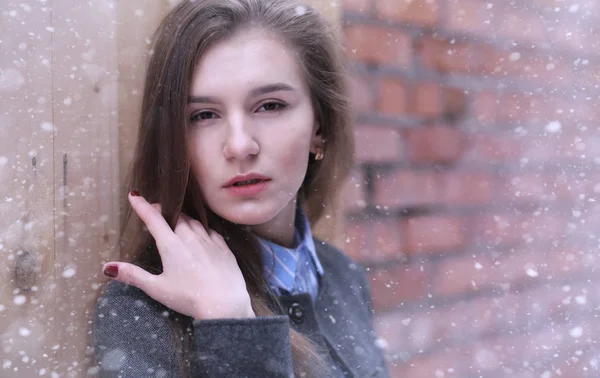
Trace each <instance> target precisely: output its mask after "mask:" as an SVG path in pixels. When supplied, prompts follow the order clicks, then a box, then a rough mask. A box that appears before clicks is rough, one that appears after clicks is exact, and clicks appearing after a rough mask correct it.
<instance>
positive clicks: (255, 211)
mask: <svg viewBox="0 0 600 378" xmlns="http://www.w3.org/2000/svg"><path fill="white" fill-rule="evenodd" d="M283 207H285V205H283V206H281V207H278V206H273V205H271V206H267V205H266V204H237V205H232V206H230V207H228V208H227V209H224V208H215V209H213V212H214V213H215V214H217V215H218V216H220V217H221V218H223V219H225V220H227V221H229V222H232V223H237V224H241V225H244V226H257V225H260V224H264V223H267V222H269V221H271V220H272V219H273V218H275V216H276V215H277V214H278V213H279V212H280V211H281V209H282V208H283Z"/></svg>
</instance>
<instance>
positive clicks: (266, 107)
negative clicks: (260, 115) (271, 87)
mask: <svg viewBox="0 0 600 378" xmlns="http://www.w3.org/2000/svg"><path fill="white" fill-rule="evenodd" d="M285 107H286V105H285V104H282V103H280V102H266V103H264V104H262V105H261V106H260V108H258V109H257V111H259V112H260V111H264V112H274V111H276V110H281V109H283V108H285ZM261 109H263V110H261Z"/></svg>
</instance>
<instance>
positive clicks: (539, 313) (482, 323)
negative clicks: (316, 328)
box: [342, 0, 600, 378]
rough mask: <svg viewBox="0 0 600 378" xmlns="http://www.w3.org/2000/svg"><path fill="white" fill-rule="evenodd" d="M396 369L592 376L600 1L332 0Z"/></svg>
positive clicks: (366, 248)
mask: <svg viewBox="0 0 600 378" xmlns="http://www.w3.org/2000/svg"><path fill="white" fill-rule="evenodd" d="M342 23H343V26H344V29H345V35H346V38H347V41H346V44H347V52H348V55H349V56H350V58H351V62H352V72H353V79H352V96H353V101H354V104H355V109H356V112H357V116H356V125H355V128H356V137H357V148H358V151H357V159H358V165H357V167H356V169H355V171H354V173H353V177H352V179H351V180H350V182H349V183H348V186H347V188H346V192H345V197H344V198H345V201H344V202H345V204H346V205H347V208H346V210H345V214H346V223H347V225H346V248H345V250H346V251H347V253H349V254H350V255H352V256H353V257H354V258H356V259H358V260H359V261H360V262H361V263H363V264H364V265H365V266H367V267H368V268H369V270H370V274H371V284H372V288H373V295H374V306H375V309H376V326H377V330H378V332H379V335H380V337H381V339H382V340H383V341H384V344H385V347H386V354H387V358H388V361H389V367H390V370H391V373H392V376H393V377H403V378H416V377H419V378H421V377H479V376H485V377H508V376H510V377H556V376H562V377H598V376H600V371H598V369H599V366H600V354H599V352H600V347H599V342H598V340H600V318H599V317H598V309H600V278H599V277H600V272H596V271H595V270H594V268H595V265H596V259H597V256H598V246H599V244H600V243H599V236H600V232H599V231H600V198H599V197H600V196H599V195H598V193H599V192H600V169H599V168H600V125H599V123H598V121H599V120H600V107H599V106H600V105H599V104H598V102H599V101H598V99H599V97H598V94H599V93H600V90H599V89H598V85H600V76H599V74H600V49H599V47H600V46H599V43H598V41H599V37H600V32H599V26H600V2H599V1H579V2H577V1H560V0H519V1H508V0H505V1H498V0H494V1H483V0H412V1H409V0H345V1H344V10H343V18H342Z"/></svg>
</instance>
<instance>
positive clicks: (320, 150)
mask: <svg viewBox="0 0 600 378" xmlns="http://www.w3.org/2000/svg"><path fill="white" fill-rule="evenodd" d="M324 156H325V152H323V148H321V147H317V152H315V160H323V157H324Z"/></svg>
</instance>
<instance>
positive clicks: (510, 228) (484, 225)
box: [474, 211, 566, 246]
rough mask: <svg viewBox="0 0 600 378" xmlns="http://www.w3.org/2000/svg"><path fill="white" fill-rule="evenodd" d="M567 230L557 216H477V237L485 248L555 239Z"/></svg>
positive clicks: (475, 231)
mask: <svg viewBox="0 0 600 378" xmlns="http://www.w3.org/2000/svg"><path fill="white" fill-rule="evenodd" d="M565 228H566V223H565V220H564V219H563V217H562V216H561V215H560V214H556V213H546V212H536V211H530V212H529V213H521V214H517V213H516V212H513V213H510V212H508V213H506V212H505V213H496V214H493V213H488V214H485V215H482V216H478V217H476V220H475V230H474V234H475V235H476V238H477V239H478V241H479V242H480V243H482V244H483V245H486V246H506V245H514V244H516V243H518V242H520V243H522V244H525V243H531V242H534V241H535V242H544V241H549V240H554V239H555V238H556V235H560V234H562V233H564V230H565Z"/></svg>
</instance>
